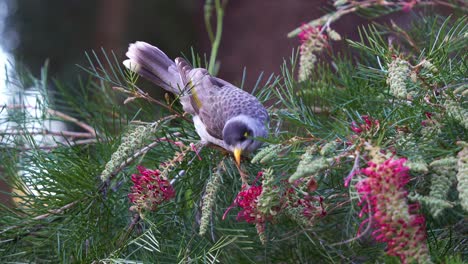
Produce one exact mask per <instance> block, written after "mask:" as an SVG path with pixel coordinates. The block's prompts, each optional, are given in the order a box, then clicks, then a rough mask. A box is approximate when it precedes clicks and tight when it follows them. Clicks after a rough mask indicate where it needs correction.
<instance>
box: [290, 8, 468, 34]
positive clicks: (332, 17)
mask: <svg viewBox="0 0 468 264" xmlns="http://www.w3.org/2000/svg"><path fill="white" fill-rule="evenodd" d="M459 2H461V3H458V4H451V3H447V2H445V1H418V2H417V4H416V5H418V6H425V5H444V6H447V7H451V8H460V9H462V10H465V11H466V7H464V6H465V4H464V3H463V1H459ZM405 4H406V3H405V2H403V1H402V2H387V1H382V0H368V1H362V2H351V4H350V5H347V6H345V7H343V8H342V9H338V10H336V11H335V12H332V13H328V14H325V15H323V16H322V17H320V18H317V19H314V20H312V21H310V22H308V23H307V24H309V25H311V26H322V25H325V24H326V25H329V24H331V23H332V22H334V21H336V20H338V19H340V18H341V17H342V16H344V15H347V14H349V13H353V12H356V11H358V10H360V9H364V8H369V7H372V6H387V7H395V6H396V7H398V6H401V7H403V6H404V5H405ZM301 31H302V26H301V27H298V28H296V29H294V30H293V31H291V32H289V33H288V38H292V37H295V36H297V35H298V34H299V33H301Z"/></svg>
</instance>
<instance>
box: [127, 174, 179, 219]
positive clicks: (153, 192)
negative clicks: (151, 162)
mask: <svg viewBox="0 0 468 264" xmlns="http://www.w3.org/2000/svg"><path fill="white" fill-rule="evenodd" d="M137 168H138V172H139V173H137V174H133V175H132V182H133V186H132V187H131V193H130V194H128V198H129V199H130V202H132V203H133V204H134V205H133V206H131V207H130V210H132V211H137V212H142V211H155V210H156V209H157V208H158V206H159V205H160V204H162V203H163V202H165V201H168V200H169V199H171V198H173V197H174V196H175V191H174V188H173V187H172V185H171V184H170V183H169V181H168V180H167V179H166V178H165V177H162V176H161V173H160V172H159V170H150V169H147V168H145V167H143V166H138V167H137Z"/></svg>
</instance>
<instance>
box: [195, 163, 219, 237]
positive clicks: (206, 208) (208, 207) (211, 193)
mask: <svg viewBox="0 0 468 264" xmlns="http://www.w3.org/2000/svg"><path fill="white" fill-rule="evenodd" d="M220 183H221V173H220V172H219V171H217V172H215V173H213V175H212V176H211V179H210V180H209V181H208V183H207V184H206V190H205V195H204V196H203V204H202V216H201V220H200V232H199V234H200V235H201V236H202V235H204V234H205V233H206V230H207V228H208V224H209V222H210V221H209V219H210V215H211V212H212V210H213V205H214V203H215V201H216V194H217V192H218V189H219V186H220Z"/></svg>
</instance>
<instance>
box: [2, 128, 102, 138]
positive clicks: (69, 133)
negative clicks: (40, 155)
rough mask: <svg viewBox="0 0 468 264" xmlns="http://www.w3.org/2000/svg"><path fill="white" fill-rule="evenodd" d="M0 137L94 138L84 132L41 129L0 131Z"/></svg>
mask: <svg viewBox="0 0 468 264" xmlns="http://www.w3.org/2000/svg"><path fill="white" fill-rule="evenodd" d="M0 135H52V136H62V137H71V138H94V137H95V135H93V134H91V133H86V132H74V131H66V130H64V131H50V130H48V129H43V130H39V131H23V130H11V131H4V132H3V131H0Z"/></svg>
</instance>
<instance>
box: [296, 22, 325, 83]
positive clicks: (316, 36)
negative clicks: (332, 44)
mask: <svg viewBox="0 0 468 264" xmlns="http://www.w3.org/2000/svg"><path fill="white" fill-rule="evenodd" d="M301 29H302V31H301V33H299V39H300V41H301V46H300V48H299V49H300V58H299V81H305V80H307V79H308V78H309V76H310V74H311V73H312V70H313V69H314V67H315V63H316V62H317V54H318V53H320V52H321V51H322V50H323V49H324V48H325V47H327V45H328V38H327V36H326V35H325V34H323V33H322V28H321V27H313V26H311V25H308V24H304V25H303V26H302V27H301Z"/></svg>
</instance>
